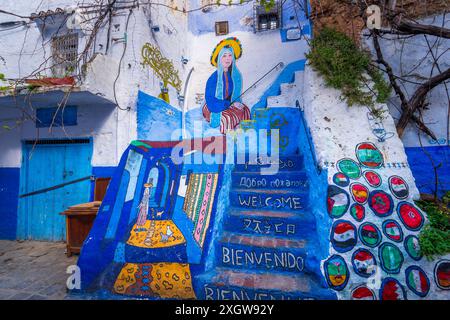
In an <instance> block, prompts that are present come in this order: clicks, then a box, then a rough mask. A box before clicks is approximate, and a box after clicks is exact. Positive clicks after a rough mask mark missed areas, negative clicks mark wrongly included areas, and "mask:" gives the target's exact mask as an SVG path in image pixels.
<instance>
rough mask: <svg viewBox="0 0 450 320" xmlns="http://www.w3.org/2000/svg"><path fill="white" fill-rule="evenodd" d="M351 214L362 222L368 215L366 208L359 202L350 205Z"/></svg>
mask: <svg viewBox="0 0 450 320" xmlns="http://www.w3.org/2000/svg"><path fill="white" fill-rule="evenodd" d="M350 215H351V216H352V217H353V219H355V220H356V221H358V222H361V221H363V220H364V217H365V216H366V209H365V208H364V206H363V205H360V204H359V203H354V204H352V206H351V207H350Z"/></svg>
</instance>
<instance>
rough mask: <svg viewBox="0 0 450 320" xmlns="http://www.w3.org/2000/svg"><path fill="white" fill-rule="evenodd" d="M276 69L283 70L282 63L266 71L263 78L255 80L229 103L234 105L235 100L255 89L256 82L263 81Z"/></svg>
mask: <svg viewBox="0 0 450 320" xmlns="http://www.w3.org/2000/svg"><path fill="white" fill-rule="evenodd" d="M278 67H281V68H283V67H284V62H283V61H280V62H278V63H277V64H276V65H275V66H273V67H272V69H270V70H269V71H267V72H266V73H265V74H264V75H263V76H261V77H260V78H259V79H258V80H256V81H255V82H254V83H253V84H252V85H251V86H249V87H248V88H247V89H246V90H245V91H244V92H242V93H241V95H240V96H239V97H237V98H236V99H234V100H233V101H232V102H231V103H230V105H231V104H233V103H235V102H236V101H237V100H239V98H241V97H242V96H243V95H244V94H245V93H247V91H248V90H250V89H252V88H256V85H257V84H258V82H260V81H261V80H262V79H264V78H265V77H267V75H269V73H271V72H272V71H273V70H275V69H278Z"/></svg>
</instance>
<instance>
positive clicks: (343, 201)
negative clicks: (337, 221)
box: [327, 186, 350, 218]
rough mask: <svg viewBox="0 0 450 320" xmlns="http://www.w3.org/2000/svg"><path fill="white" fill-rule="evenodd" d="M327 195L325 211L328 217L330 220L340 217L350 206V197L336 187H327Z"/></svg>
mask: <svg viewBox="0 0 450 320" xmlns="http://www.w3.org/2000/svg"><path fill="white" fill-rule="evenodd" d="M327 193H328V195H327V210H328V214H329V216H330V217H332V218H340V217H342V216H343V215H344V214H345V213H346V212H347V209H348V207H349V205H350V196H349V195H348V193H347V191H345V190H343V189H341V188H339V187H336V186H328V191H327Z"/></svg>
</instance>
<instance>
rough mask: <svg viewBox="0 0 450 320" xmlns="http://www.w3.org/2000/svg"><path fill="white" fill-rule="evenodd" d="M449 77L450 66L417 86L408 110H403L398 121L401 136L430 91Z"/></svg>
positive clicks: (398, 130)
mask: <svg viewBox="0 0 450 320" xmlns="http://www.w3.org/2000/svg"><path fill="white" fill-rule="evenodd" d="M448 79H450V68H448V69H447V70H445V71H444V72H442V73H440V74H438V75H436V76H434V77H431V78H430V79H428V81H426V82H425V83H423V84H422V85H420V86H419V87H418V88H417V90H416V91H415V92H414V94H413V95H412V97H411V99H409V101H408V106H407V108H406V110H403V113H402V116H401V117H400V120H399V121H398V123H397V132H398V135H399V136H400V137H401V136H402V135H403V132H404V130H405V128H406V126H407V124H408V122H409V119H410V118H411V116H412V115H413V114H414V112H415V111H416V110H417V109H418V108H419V107H421V106H422V105H423V102H424V100H425V97H426V95H427V94H428V92H430V91H431V90H433V88H435V87H436V86H437V85H439V84H441V83H443V82H444V81H446V80H448ZM402 109H403V108H402Z"/></svg>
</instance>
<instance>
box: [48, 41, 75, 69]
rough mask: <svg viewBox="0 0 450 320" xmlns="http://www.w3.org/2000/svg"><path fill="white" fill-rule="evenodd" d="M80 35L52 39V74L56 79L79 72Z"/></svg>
mask: <svg viewBox="0 0 450 320" xmlns="http://www.w3.org/2000/svg"><path fill="white" fill-rule="evenodd" d="M77 56H78V33H71V34H66V35H62V36H54V37H53V38H52V58H53V66H52V73H53V76H55V77H66V76H71V75H73V74H75V72H76V70H77Z"/></svg>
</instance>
